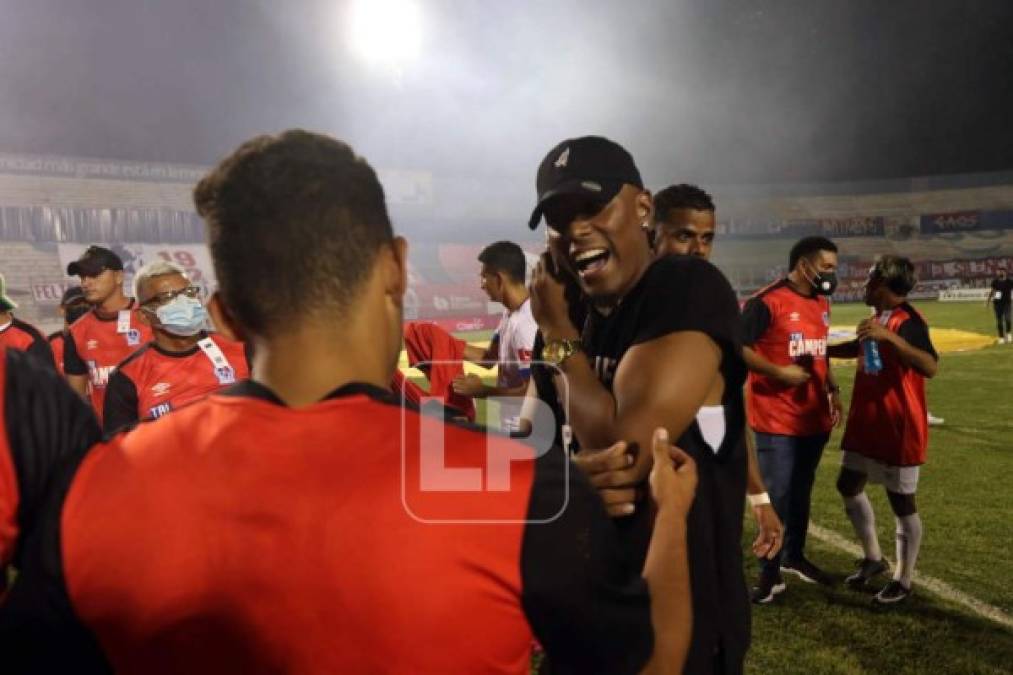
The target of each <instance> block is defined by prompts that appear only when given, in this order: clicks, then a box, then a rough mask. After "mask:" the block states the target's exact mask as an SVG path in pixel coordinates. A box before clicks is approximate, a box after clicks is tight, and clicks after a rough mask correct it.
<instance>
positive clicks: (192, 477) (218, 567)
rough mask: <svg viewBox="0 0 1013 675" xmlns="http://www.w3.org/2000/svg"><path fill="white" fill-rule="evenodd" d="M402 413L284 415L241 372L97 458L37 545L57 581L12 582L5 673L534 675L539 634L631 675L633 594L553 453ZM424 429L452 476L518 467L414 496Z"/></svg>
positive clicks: (588, 666) (597, 513)
mask: <svg viewBox="0 0 1013 675" xmlns="http://www.w3.org/2000/svg"><path fill="white" fill-rule="evenodd" d="M399 402H400V399H399V397H394V396H393V395H392V394H391V393H390V392H388V391H385V390H381V389H378V388H377V387H373V386H371V385H365V384H350V385H347V386H345V387H341V388H340V389H338V390H337V391H335V392H333V393H332V394H331V395H330V396H328V397H327V398H325V399H324V400H323V401H320V402H319V403H316V404H313V405H310V406H306V407H303V408H299V409H291V408H288V407H286V406H285V405H284V404H283V403H282V402H281V401H280V400H279V399H278V397H277V396H275V395H274V394H273V393H272V392H271V391H270V390H268V389H266V388H265V387H264V386H263V385H260V384H258V383H256V382H253V381H251V380H247V381H245V382H242V383H240V384H238V385H236V386H234V387H230V388H229V389H226V390H224V391H222V392H219V393H216V394H212V395H211V396H209V397H207V398H206V399H204V400H203V401H199V402H197V403H195V404H193V405H190V406H187V407H186V408H184V409H181V410H178V411H176V412H174V413H173V414H171V415H168V416H166V417H164V418H161V419H158V420H154V421H153V422H149V423H145V424H141V425H140V426H139V427H138V428H137V429H135V430H133V431H131V432H128V433H125V434H119V435H117V436H115V437H113V438H112V439H111V440H110V441H109V442H107V443H105V444H102V445H99V446H97V447H96V448H94V449H93V450H92V451H91V452H89V453H88V454H87V456H86V457H85V458H84V459H83V461H80V462H78V464H77V466H73V467H69V468H68V474H69V476H70V478H68V479H67V480H66V483H67V484H66V486H65V487H63V492H62V493H57V494H55V495H54V501H55V503H56V508H54V509H53V511H54V513H53V514H52V515H50V516H49V517H48V518H47V519H46V520H45V522H44V523H43V524H42V525H41V526H40V531H41V534H40V536H38V537H33V538H32V540H31V546H30V547H29V551H27V555H29V556H30V557H29V560H28V563H29V566H30V568H33V569H34V567H33V566H34V565H35V564H36V563H38V564H40V565H46V567H45V569H46V570H47V572H48V571H50V570H52V573H47V574H38V575H33V576H32V577H31V578H29V579H26V580H25V581H24V583H22V580H21V579H20V578H19V580H18V583H17V584H16V585H15V586H14V587H13V588H12V589H11V598H10V602H9V604H8V607H10V608H11V609H10V610H8V612H7V614H8V616H9V617H10V620H11V622H12V623H14V625H15V626H16V627H17V630H18V631H20V632H19V635H18V637H19V638H20V639H19V640H17V641H14V640H11V641H9V642H5V643H4V644H5V654H4V658H5V662H7V660H8V659H15V660H20V659H25V660H27V659H28V658H32V659H33V660H31V661H30V662H31V663H32V665H33V666H34V668H35V672H91V670H88V668H89V667H90V666H91V665H93V664H92V663H91V662H90V661H89V658H95V657H96V655H95V654H94V653H93V652H92V653H84V654H82V653H75V647H77V646H79V645H80V644H81V643H88V644H96V643H97V646H98V648H99V650H100V652H101V654H99V655H98V656H101V658H102V659H104V660H106V661H107V666H108V667H110V670H112V671H113V672H117V673H127V674H130V673H144V674H145V675H158V674H159V673H168V672H173V673H180V672H185V673H189V674H191V675H201V674H202V673H209V674H210V673H213V674H215V675H219V674H220V673H223V672H243V673H246V674H249V675H256V674H258V673H293V674H294V673H328V674H329V673H392V674H394V673H398V674H400V673H457V672H463V673H515V674H517V675H522V674H523V675H526V674H527V673H528V671H529V667H530V650H531V640H532V637H537V639H538V640H539V641H540V643H541V644H542V646H543V647H544V648H545V650H546V652H547V654H548V655H549V657H550V658H551V660H552V662H553V664H554V665H556V664H558V666H557V667H558V668H559V669H560V670H561V672H581V673H583V672H607V673H617V674H618V673H635V672H639V669H640V668H642V666H643V664H644V662H645V659H646V658H647V657H648V656H649V655H650V652H651V642H652V630H651V625H650V603H649V598H648V596H647V594H646V584H645V583H644V581H643V579H642V578H641V577H640V574H639V570H633V569H630V568H629V566H628V565H627V562H626V559H625V557H624V556H623V555H622V553H621V551H619V550H618V548H619V547H618V546H617V545H616V541H615V539H614V537H615V526H614V525H613V524H612V523H611V522H610V521H609V520H608V518H607V516H606V515H605V512H604V508H603V507H602V504H601V499H600V498H599V497H598V496H597V494H596V493H595V492H594V490H593V488H591V486H590V484H589V483H588V482H587V480H586V479H585V478H584V477H583V476H582V475H581V474H580V472H579V471H572V470H568V467H569V461H568V459H567V458H566V457H565V455H563V453H562V452H561V451H560V450H558V449H556V450H552V451H549V452H547V453H544V454H542V455H541V456H540V457H538V458H537V459H533V457H534V453H533V452H532V450H531V448H528V447H527V446H522V445H519V444H518V443H517V442H516V441H512V440H510V439H507V438H503V437H501V436H490V435H486V434H484V433H478V432H477V431H475V430H473V429H471V428H464V427H460V426H454V425H444V424H443V423H442V422H441V421H440V420H439V419H437V418H434V417H426V416H423V415H421V414H419V413H418V412H415V411H413V410H406V409H404V408H402V407H401V406H400V405H399ZM437 437H439V438H444V439H445V441H446V442H445V443H444V444H443V445H442V446H441V448H442V452H441V453H440V454H441V459H442V460H444V461H443V463H442V465H441V466H442V467H443V470H445V471H446V470H452V469H451V467H453V469H456V470H458V471H461V470H464V471H466V472H468V471H478V472H479V474H478V475H479V476H481V475H483V472H484V469H483V467H485V463H486V457H487V450H488V451H489V452H488V456H490V457H494V458H495V457H505V456H509V457H511V458H514V459H515V461H513V462H511V463H510V464H508V465H507V466H508V468H507V470H506V471H505V473H497V474H496V475H497V476H499V477H500V478H501V479H503V478H506V479H508V481H507V483H506V484H505V485H503V484H501V483H497V485H498V487H497V488H490V489H489V490H484V489H481V487H479V489H478V490H466V491H462V490H463V489H464V488H462V487H457V488H456V491H454V489H453V488H448V487H446V486H444V487H440V486H435V487H434V486H433V484H430V486H429V487H424V486H423V484H422V483H421V478H420V477H421V473H420V472H421V470H422V469H421V467H422V466H423V465H424V464H425V463H426V460H425V459H424V458H423V457H422V456H421V455H420V450H421V444H422V441H421V439H423V438H429V439H433V438H437ZM501 453H502V454H501ZM427 457H428V459H430V460H432V459H434V458H433V457H432V456H427ZM485 476H486V478H487V479H488V480H489V481H490V484H491V481H492V476H493V474H492V473H491V472H488V473H485ZM478 481H479V483H480V484H481V483H482V481H483V479H482V478H481V477H479V478H478ZM58 484H59V485H61V486H63V477H62V476H61V480H60V481H59V483H58ZM26 569H27V568H26ZM43 598H46V599H49V598H52V601H49V602H46V601H43ZM18 608H24V611H25V613H26V615H27V616H29V617H30V618H31V620H30V621H23V622H20V623H15V622H17V619H18V616H17V614H18ZM35 630H38V634H37V635H33V634H32V631H35ZM54 634H56V635H60V636H63V637H64V638H65V639H63V640H62V641H61V642H60V649H54V648H53V638H52V636H53V635H54ZM75 635H76V636H78V637H80V641H78V640H75V639H73V636H75ZM81 636H87V637H81ZM92 636H93V637H92ZM89 639H93V640H94V641H95V642H89ZM85 651H86V652H87V650H85ZM10 652H13V654H11V653H10ZM25 652H29V654H28V655H26V654H25ZM61 668H62V669H61Z"/></svg>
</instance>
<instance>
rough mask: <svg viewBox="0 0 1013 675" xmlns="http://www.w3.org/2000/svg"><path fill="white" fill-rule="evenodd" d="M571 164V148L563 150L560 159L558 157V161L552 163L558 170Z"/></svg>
mask: <svg viewBox="0 0 1013 675" xmlns="http://www.w3.org/2000/svg"><path fill="white" fill-rule="evenodd" d="M569 162H570V148H566V149H565V150H563V152H561V153H559V157H557V158H556V161H555V162H553V163H552V166H554V167H556V168H557V169H562V168H563V167H564V166H566V165H567V164H568V163H569Z"/></svg>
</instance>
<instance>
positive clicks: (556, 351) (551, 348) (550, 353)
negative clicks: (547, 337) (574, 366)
mask: <svg viewBox="0 0 1013 675" xmlns="http://www.w3.org/2000/svg"><path fill="white" fill-rule="evenodd" d="M562 352H563V345H561V344H560V343H558V342H552V343H550V344H547V345H545V350H544V351H543V352H542V355H543V356H544V357H545V360H546V361H548V362H549V363H554V364H556V365H559V359H560V357H562V355H563V354H562Z"/></svg>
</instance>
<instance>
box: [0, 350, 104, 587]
mask: <svg viewBox="0 0 1013 675" xmlns="http://www.w3.org/2000/svg"><path fill="white" fill-rule="evenodd" d="M0 399H2V403H0V589H2V586H3V580H4V578H5V575H4V574H3V573H2V572H3V568H4V567H5V566H6V565H7V564H8V563H10V562H12V560H15V558H16V553H17V551H18V543H19V540H20V539H21V538H22V537H23V536H24V534H25V533H27V532H30V531H31V530H32V526H33V524H34V523H35V522H36V520H37V518H38V515H39V510H40V508H41V505H42V502H43V497H44V495H45V493H46V487H47V485H48V484H49V481H50V478H51V477H52V475H53V473H54V471H55V470H56V469H57V467H58V465H59V464H60V463H61V462H62V461H64V460H65V458H68V457H72V456H75V455H80V454H82V453H83V452H84V451H85V450H87V449H88V448H89V447H90V446H91V445H92V444H94V443H96V442H97V441H98V440H99V436H100V430H99V427H98V423H97V421H96V420H95V416H94V415H93V414H92V411H91V409H90V408H89V406H88V404H87V403H85V402H84V401H82V400H81V397H80V396H78V395H77V394H75V393H74V392H73V391H71V389H70V387H68V386H67V383H66V382H64V381H63V380H62V379H61V378H60V377H59V376H57V375H56V373H55V372H53V370H52V368H48V367H45V366H43V365H42V364H41V363H39V361H38V360H37V359H34V358H31V357H28V356H27V355H26V354H24V353H23V352H21V351H19V350H14V349H7V348H3V347H0Z"/></svg>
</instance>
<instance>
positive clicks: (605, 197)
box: [528, 178, 624, 230]
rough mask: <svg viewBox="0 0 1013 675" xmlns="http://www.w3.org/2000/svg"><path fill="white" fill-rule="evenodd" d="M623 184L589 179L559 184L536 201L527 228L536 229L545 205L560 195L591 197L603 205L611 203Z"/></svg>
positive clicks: (574, 179) (575, 179) (577, 179)
mask: <svg viewBox="0 0 1013 675" xmlns="http://www.w3.org/2000/svg"><path fill="white" fill-rule="evenodd" d="M623 185H624V183H622V182H620V181H614V180H611V181H610V180H604V181H602V180H594V179H591V178H573V179H571V180H568V181H566V182H563V183H560V184H559V185H557V186H556V187H554V188H552V189H551V190H549V191H548V192H546V193H545V194H544V195H542V197H541V199H539V200H538V204H537V205H536V206H535V209H534V210H533V211H532V212H531V218H529V219H528V227H529V228H531V229H532V230H537V229H538V223H539V222H540V221H541V220H542V214H543V211H544V210H545V205H546V204H548V203H549V202H550V201H551V200H552V199H555V198H556V197H559V196H561V195H579V196H582V197H593V198H595V199H600V200H602V201H603V202H605V203H608V202H610V201H612V199H613V198H614V197H615V196H616V195H617V194H619V191H620V190H621V189H622V188H623Z"/></svg>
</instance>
